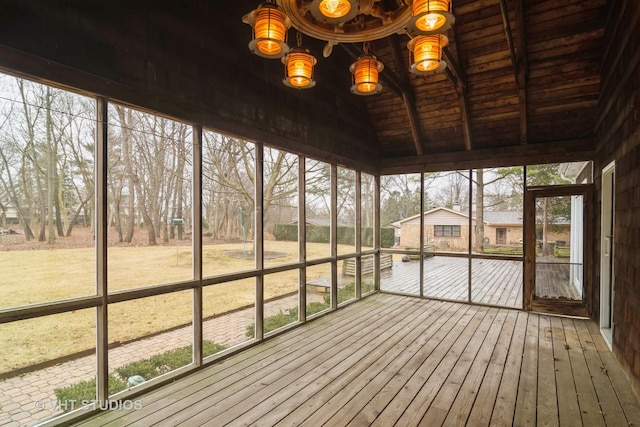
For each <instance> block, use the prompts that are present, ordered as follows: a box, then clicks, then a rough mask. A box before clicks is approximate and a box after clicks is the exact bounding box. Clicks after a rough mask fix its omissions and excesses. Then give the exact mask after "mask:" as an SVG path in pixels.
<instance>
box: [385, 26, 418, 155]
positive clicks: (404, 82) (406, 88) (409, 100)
mask: <svg viewBox="0 0 640 427" xmlns="http://www.w3.org/2000/svg"><path fill="white" fill-rule="evenodd" d="M387 40H388V42H389V47H390V49H391V55H392V56H393V62H394V63H395V65H396V69H398V70H399V72H400V75H399V76H398V77H399V79H400V84H401V88H402V100H403V102H404V108H405V110H407V117H408V119H409V126H410V127H411V135H412V137H413V145H414V146H415V147H416V154H417V155H418V156H421V155H422V142H421V141H422V137H421V136H420V118H419V117H418V109H417V108H416V96H415V93H414V91H413V89H412V88H411V84H410V83H409V73H408V72H407V67H406V65H405V63H404V61H403V56H402V50H401V48H400V42H399V41H398V36H397V35H391V36H389V37H388V39H387Z"/></svg>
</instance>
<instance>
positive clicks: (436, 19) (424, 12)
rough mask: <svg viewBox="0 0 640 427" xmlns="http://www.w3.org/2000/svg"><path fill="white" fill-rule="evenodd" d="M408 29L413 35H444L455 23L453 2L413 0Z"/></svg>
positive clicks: (448, 0) (449, 0)
mask: <svg viewBox="0 0 640 427" xmlns="http://www.w3.org/2000/svg"><path fill="white" fill-rule="evenodd" d="M411 11H412V13H411V14H412V18H411V21H409V25H408V27H407V29H408V31H409V32H410V33H411V34H413V35H418V34H419V35H430V34H443V33H444V32H445V31H447V30H448V29H449V28H451V26H452V25H453V23H454V22H455V17H454V16H453V14H452V13H451V0H413V4H412V7H411Z"/></svg>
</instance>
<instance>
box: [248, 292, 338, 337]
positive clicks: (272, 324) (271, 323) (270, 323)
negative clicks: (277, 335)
mask: <svg viewBox="0 0 640 427" xmlns="http://www.w3.org/2000/svg"><path fill="white" fill-rule="evenodd" d="M324 298H325V303H321V302H312V303H309V304H308V305H307V316H311V315H312V314H316V313H319V312H321V311H322V310H325V309H327V308H328V307H329V303H328V302H327V298H328V297H326V296H325V297H324ZM297 321H298V307H293V308H290V309H288V310H284V311H283V310H280V311H279V312H278V313H277V314H274V315H273V316H269V317H265V319H264V326H263V327H264V333H265V334H266V333H268V332H271V331H275V330H276V329H278V328H281V327H283V326H285V325H288V324H289V323H293V322H297ZM255 331H256V326H255V324H254V323H252V324H250V325H249V326H247V332H246V336H247V337H249V338H253V337H254V336H255Z"/></svg>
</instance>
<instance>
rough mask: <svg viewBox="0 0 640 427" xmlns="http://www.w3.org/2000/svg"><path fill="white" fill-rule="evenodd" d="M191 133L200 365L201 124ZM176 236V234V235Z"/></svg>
mask: <svg viewBox="0 0 640 427" xmlns="http://www.w3.org/2000/svg"><path fill="white" fill-rule="evenodd" d="M192 133H193V154H192V155H193V169H192V175H193V181H192V183H191V189H192V190H191V191H192V193H193V196H192V197H193V207H194V208H195V209H193V210H192V212H191V215H192V218H191V224H192V228H191V235H192V236H193V241H192V242H191V244H192V245H193V260H192V263H193V280H194V281H196V283H197V285H196V287H195V288H193V363H195V365H196V366H200V365H202V358H203V353H202V338H203V331H202V316H203V315H202V192H201V191H200V189H201V188H202V126H201V125H195V126H193V128H192ZM176 238H177V236H176Z"/></svg>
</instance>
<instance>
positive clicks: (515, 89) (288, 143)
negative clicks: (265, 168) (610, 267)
mask: <svg viewBox="0 0 640 427" xmlns="http://www.w3.org/2000/svg"><path fill="white" fill-rule="evenodd" d="M293 1H298V2H301V1H306V0H293ZM380 1H382V2H383V3H380V4H382V5H388V4H389V2H394V1H400V2H401V1H403V0H380ZM3 3H7V4H6V5H5V6H4V7H3V13H2V14H1V16H0V67H7V68H9V69H16V70H18V71H21V72H22V71H24V72H25V73H27V74H30V75H35V76H39V77H42V78H45V79H51V80H52V81H56V82H60V83H63V84H68V85H70V86H73V87H78V88H80V89H83V90H87V91H90V92H92V93H96V94H99V95H104V96H107V97H112V98H114V99H120V100H122V101H125V102H129V103H132V104H134V105H139V106H142V107H146V108H150V109H155V110H157V111H161V112H163V113H166V114H170V115H175V117H178V118H183V119H187V120H193V121H194V122H200V123H203V124H204V125H209V123H210V124H211V125H212V126H214V127H218V128H219V129H221V130H226V131H230V132H234V133H237V134H238V135H242V136H245V137H248V138H255V139H261V140H263V141H264V142H267V143H274V144H277V145H279V146H282V147H284V148H289V149H292V150H294V151H300V152H304V153H305V154H307V155H318V156H319V157H323V158H326V159H328V160H335V161H336V162H346V163H347V164H349V162H351V164H352V165H353V166H354V167H363V168H365V169H366V168H368V169H370V170H374V171H375V170H380V171H383V172H396V171H409V170H427V169H429V168H432V167H437V168H445V167H449V168H451V167H472V166H473V165H474V164H484V165H491V164H492V162H493V159H495V158H498V157H499V158H501V160H500V161H499V163H501V164H504V163H505V162H508V161H513V162H514V164H515V163H519V164H522V163H523V162H530V161H544V160H545V159H546V158H547V157H548V158H549V159H550V160H557V159H565V160H570V159H572V158H575V159H580V160H585V159H587V158H588V157H589V156H591V155H593V151H592V150H593V147H594V135H595V132H596V126H597V109H598V100H599V93H600V66H601V61H602V57H603V56H604V55H605V52H604V51H603V50H604V45H605V43H604V38H605V31H604V28H605V21H606V18H607V11H608V5H607V0H563V1H558V0H453V14H454V15H455V25H454V26H453V27H452V28H451V29H449V30H448V32H447V36H448V38H449V41H450V43H449V46H448V47H447V48H445V52H444V56H445V60H446V62H447V63H448V67H447V68H446V69H445V70H444V72H441V73H438V74H433V75H426V76H418V75H414V74H411V73H409V71H408V68H409V62H408V61H409V60H408V51H407V42H408V41H409V37H408V36H407V35H406V34H393V35H391V36H389V37H386V38H383V39H379V40H373V41H371V42H370V50H371V52H372V53H374V54H375V55H376V56H377V57H378V59H379V60H381V61H382V62H383V63H384V65H385V68H384V70H383V71H382V73H381V75H382V80H381V82H382V84H383V86H384V88H383V90H382V92H381V93H379V94H377V95H373V96H367V97H360V96H357V95H353V94H351V93H350V91H349V88H350V86H351V75H350V73H349V65H350V64H351V63H353V62H354V61H355V59H356V58H357V57H358V56H359V55H360V54H361V53H362V45H361V44H341V45H340V46H336V47H334V48H333V53H332V54H331V55H330V56H329V57H328V58H324V57H323V55H322V50H323V47H324V46H325V42H323V41H320V40H315V39H313V38H311V37H308V36H305V37H304V39H303V45H304V46H305V47H307V48H309V49H310V51H311V53H312V54H314V55H315V56H316V57H317V58H318V64H317V66H316V80H317V85H316V87H314V88H312V89H309V90H296V89H291V88H288V87H285V86H284V85H283V84H282V79H283V72H284V70H283V65H282V63H280V61H279V60H267V59H264V58H260V57H258V56H255V55H253V54H251V52H250V51H249V49H248V46H247V45H248V43H249V41H250V40H251V28H250V27H249V26H248V25H246V24H245V23H243V22H242V17H243V16H244V15H245V14H247V13H248V12H250V11H251V10H253V9H255V8H256V7H257V6H258V5H259V4H260V0H233V1H213V0H197V1H195V0H194V1H191V0H177V1H175V2H131V1H124V0H123V1H118V0H114V1H112V2H98V1H76V0H70V1H67V2H64V3H61V4H59V3H57V2H56V3H55V4H54V3H51V2H49V1H47V0H23V1H18V0H14V1H10V0H6V1H5V0H3ZM289 32H290V34H289V45H295V42H296V41H295V40H296V37H295V30H294V29H291V30H290V31H289ZM22 52H26V56H25V55H24V54H23V53H22ZM34 58H38V59H37V60H36V59H34ZM590 150H591V151H590ZM331 156H334V157H331ZM494 163H495V162H494ZM434 164H437V166H433V165H434Z"/></svg>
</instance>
